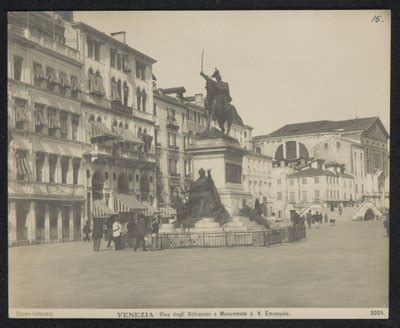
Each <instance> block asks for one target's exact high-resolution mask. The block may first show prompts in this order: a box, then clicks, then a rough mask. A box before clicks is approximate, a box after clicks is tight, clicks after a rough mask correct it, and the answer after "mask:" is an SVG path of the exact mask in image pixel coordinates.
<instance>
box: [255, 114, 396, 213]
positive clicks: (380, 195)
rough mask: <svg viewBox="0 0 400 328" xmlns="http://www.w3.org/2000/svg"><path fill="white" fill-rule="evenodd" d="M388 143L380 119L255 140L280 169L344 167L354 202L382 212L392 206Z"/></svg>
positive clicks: (305, 126) (309, 125) (292, 129)
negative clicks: (316, 162) (319, 163)
mask: <svg viewBox="0 0 400 328" xmlns="http://www.w3.org/2000/svg"><path fill="white" fill-rule="evenodd" d="M388 140H389V134H388V132H387V131H386V129H385V128H384V126H383V124H382V122H381V121H380V119H379V118H378V117H369V118H357V119H352V120H343V121H317V122H306V123H298V124H288V125H285V126H284V127H282V128H280V129H278V130H276V131H274V132H272V133H270V134H268V135H263V136H256V137H254V138H253V141H254V146H255V149H256V150H258V151H261V152H262V153H264V154H266V155H269V156H272V157H273V158H274V161H275V162H276V163H277V165H276V167H278V165H285V166H289V163H290V162H291V161H292V162H293V161H297V160H298V159H304V161H305V162H307V161H310V160H312V159H323V160H324V161H325V165H326V166H327V167H328V166H331V167H334V166H338V165H339V166H343V169H344V170H345V171H344V172H346V173H348V174H350V175H351V176H353V178H354V198H353V199H354V200H356V201H362V200H364V199H371V200H373V201H374V202H375V204H376V205H377V206H378V207H380V208H384V207H388V206H389V204H388V200H389V189H388V188H389V180H388V178H389V162H388V161H389V159H388V158H389V154H388ZM346 196H347V194H346ZM341 197H344V194H342V196H341ZM342 200H343V199H342Z"/></svg>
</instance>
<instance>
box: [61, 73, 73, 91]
mask: <svg viewBox="0 0 400 328" xmlns="http://www.w3.org/2000/svg"><path fill="white" fill-rule="evenodd" d="M60 86H62V87H64V88H71V83H69V80H68V76H67V74H65V73H62V72H61V73H60Z"/></svg>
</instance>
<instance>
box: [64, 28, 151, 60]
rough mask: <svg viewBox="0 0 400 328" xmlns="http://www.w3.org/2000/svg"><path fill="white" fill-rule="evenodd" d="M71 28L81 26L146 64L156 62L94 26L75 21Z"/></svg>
mask: <svg viewBox="0 0 400 328" xmlns="http://www.w3.org/2000/svg"><path fill="white" fill-rule="evenodd" d="M72 27H73V28H81V29H82V30H84V31H85V32H89V33H93V34H94V35H95V36H96V37H98V38H101V39H103V40H107V41H108V42H110V43H113V44H114V45H116V46H117V47H119V48H121V49H124V50H125V51H127V52H129V53H131V54H132V55H133V56H135V57H138V58H139V59H141V60H143V61H145V62H147V64H154V63H156V62H157V60H155V59H154V58H151V57H150V56H147V55H145V54H144V53H142V52H140V51H138V50H136V49H134V48H132V47H131V46H129V45H127V44H125V43H123V42H120V41H118V40H117V39H115V38H113V37H112V36H110V35H108V34H106V33H104V32H101V31H99V30H96V29H95V28H93V27H91V26H89V25H87V24H85V23H83V22H75V23H73V24H72Z"/></svg>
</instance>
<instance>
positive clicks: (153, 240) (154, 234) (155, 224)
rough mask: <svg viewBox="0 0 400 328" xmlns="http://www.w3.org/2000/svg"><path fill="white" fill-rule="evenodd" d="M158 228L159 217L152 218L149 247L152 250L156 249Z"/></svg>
mask: <svg viewBox="0 0 400 328" xmlns="http://www.w3.org/2000/svg"><path fill="white" fill-rule="evenodd" d="M159 230H160V218H159V217H156V218H154V220H153V222H152V223H151V233H152V234H151V249H152V250H153V251H155V250H157V249H158V231H159Z"/></svg>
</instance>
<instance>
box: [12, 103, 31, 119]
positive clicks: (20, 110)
mask: <svg viewBox="0 0 400 328" xmlns="http://www.w3.org/2000/svg"><path fill="white" fill-rule="evenodd" d="M15 121H16V122H30V119H29V116H28V113H27V112H26V109H25V106H24V105H23V104H15Z"/></svg>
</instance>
